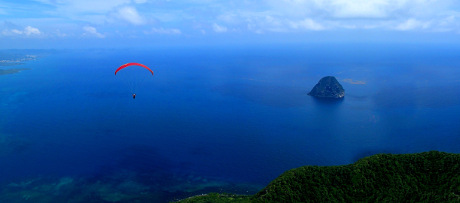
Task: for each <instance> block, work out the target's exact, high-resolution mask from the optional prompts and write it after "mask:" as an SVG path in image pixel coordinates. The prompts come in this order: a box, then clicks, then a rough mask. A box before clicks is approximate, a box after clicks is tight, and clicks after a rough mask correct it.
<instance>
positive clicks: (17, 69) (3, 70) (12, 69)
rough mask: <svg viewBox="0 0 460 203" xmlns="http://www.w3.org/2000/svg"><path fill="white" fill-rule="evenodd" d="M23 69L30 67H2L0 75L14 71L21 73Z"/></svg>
mask: <svg viewBox="0 0 460 203" xmlns="http://www.w3.org/2000/svg"><path fill="white" fill-rule="evenodd" d="M23 70H29V68H9V69H1V68H0V75H8V74H14V73H19V72H21V71H23Z"/></svg>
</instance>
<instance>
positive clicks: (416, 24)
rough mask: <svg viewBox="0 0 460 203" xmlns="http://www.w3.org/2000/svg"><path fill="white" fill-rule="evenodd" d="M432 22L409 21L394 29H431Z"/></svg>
mask: <svg viewBox="0 0 460 203" xmlns="http://www.w3.org/2000/svg"><path fill="white" fill-rule="evenodd" d="M430 24H431V23H430V22H423V21H419V20H416V19H412V18H411V19H408V20H406V21H404V22H402V23H400V24H398V25H397V26H396V27H395V28H394V29H396V30H401V31H407V30H415V29H427V28H429V27H430Z"/></svg>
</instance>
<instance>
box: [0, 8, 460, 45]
mask: <svg viewBox="0 0 460 203" xmlns="http://www.w3.org/2000/svg"><path fill="white" fill-rule="evenodd" d="M459 38H460V1H458V0H253V1H249V0H238V1H234V0H181V1H179V0H23V1H15V0H10V1H6V0H0V43H1V45H0V46H1V47H0V48H38V47H46V48H59V47H63V48H72V47H117V46H120V47H129V46H134V47H142V46H155V45H162V46H163V45H164V46H168V45H183V44H187V45H188V44H190V45H193V44H211V45H212V44H248V43H249V44H250V43H261V44H265V43H301V42H305V43H310V42H417V43H424V42H443V43H458V41H459V40H458V39H459Z"/></svg>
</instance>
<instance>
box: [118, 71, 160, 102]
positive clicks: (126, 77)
mask: <svg viewBox="0 0 460 203" xmlns="http://www.w3.org/2000/svg"><path fill="white" fill-rule="evenodd" d="M136 66H137V67H142V68H141V69H139V68H133V69H131V68H130V69H131V70H130V71H126V72H125V71H122V72H123V74H122V75H123V76H121V79H122V80H123V81H124V82H125V83H127V84H128V86H129V88H130V91H131V94H132V96H133V99H136V94H135V93H134V92H135V91H136V86H138V85H139V83H140V82H141V81H142V80H145V78H147V77H148V75H149V74H148V72H147V71H145V69H146V70H148V71H149V72H150V73H151V74H152V76H153V71H152V69H150V68H149V67H147V66H146V65H144V64H141V63H127V64H123V65H121V66H120V67H118V68H117V70H115V75H117V73H118V72H119V71H120V70H122V69H124V68H128V67H136ZM118 77H120V76H117V78H118Z"/></svg>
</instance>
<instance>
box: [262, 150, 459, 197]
mask: <svg viewBox="0 0 460 203" xmlns="http://www.w3.org/2000/svg"><path fill="white" fill-rule="evenodd" d="M254 198H255V200H256V201H262V202H356V201H359V202H363V201H364V202H402V201H404V202H405V201H409V202H420V201H427V202H447V201H448V202H460V155H458V154H448V153H442V152H436V151H431V152H424V153H420V154H401V155H391V154H378V155H374V156H371V157H366V158H363V159H361V160H359V161H357V162H356V163H354V164H350V165H345V166H333V167H318V166H304V167H300V168H297V169H293V170H289V171H287V172H285V173H284V174H282V175H281V176H280V177H278V178H277V179H275V180H274V181H272V182H271V183H270V184H269V185H268V186H267V187H266V188H265V189H263V190H262V191H260V192H259V193H257V194H256V195H255V196H254Z"/></svg>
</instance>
